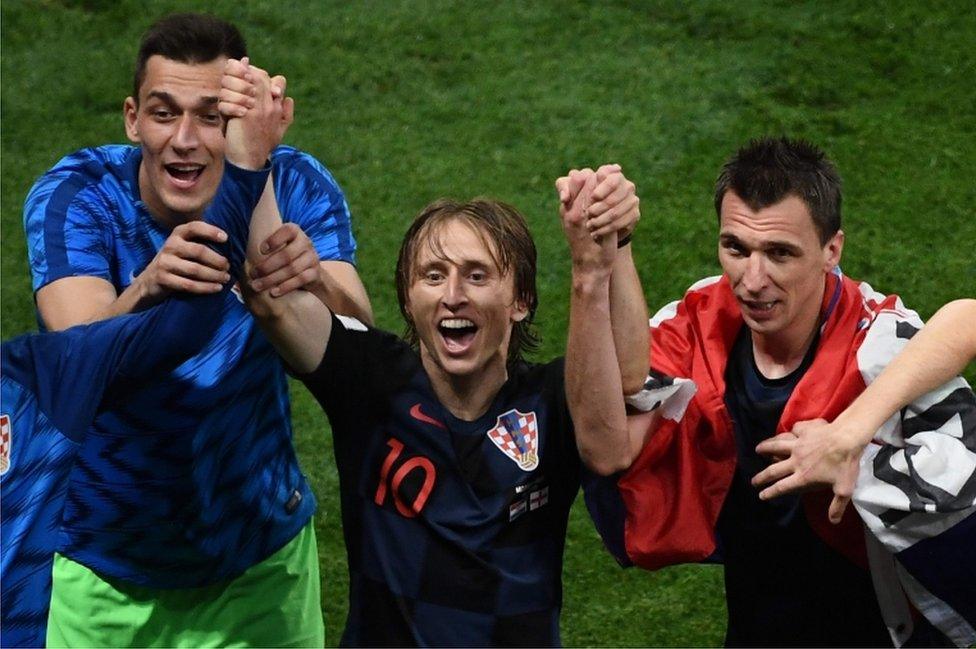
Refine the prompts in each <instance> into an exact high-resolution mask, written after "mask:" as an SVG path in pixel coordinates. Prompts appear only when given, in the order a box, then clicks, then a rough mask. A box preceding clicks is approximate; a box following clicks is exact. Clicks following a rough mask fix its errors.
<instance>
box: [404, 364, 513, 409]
mask: <svg viewBox="0 0 976 649" xmlns="http://www.w3.org/2000/svg"><path fill="white" fill-rule="evenodd" d="M421 358H422V360H423V364H424V370H426V371H427V376H428V377H429V378H430V383H431V386H433V388H434V394H436V395H437V399H438V400H439V401H440V402H441V404H443V405H444V407H445V408H447V409H448V411H450V413H451V414H452V415H454V416H455V417H457V418H458V419H461V420H464V421H474V420H475V419H477V418H478V417H480V416H481V415H483V414H485V412H487V411H488V408H489V407H490V406H491V402H492V401H494V399H495V395H497V394H498V391H499V390H501V389H502V386H503V385H505V381H507V380H508V369H507V368H506V366H505V359H504V358H503V359H501V362H500V363H499V364H496V363H494V362H493V363H492V364H491V365H490V366H489V367H485V368H482V369H481V370H480V371H477V372H472V373H470V374H465V375H461V376H459V375H456V374H449V373H447V372H445V371H444V368H442V367H440V366H439V365H437V363H435V362H434V361H433V360H432V359H431V358H430V356H429V355H428V354H427V353H426V352H424V351H421Z"/></svg>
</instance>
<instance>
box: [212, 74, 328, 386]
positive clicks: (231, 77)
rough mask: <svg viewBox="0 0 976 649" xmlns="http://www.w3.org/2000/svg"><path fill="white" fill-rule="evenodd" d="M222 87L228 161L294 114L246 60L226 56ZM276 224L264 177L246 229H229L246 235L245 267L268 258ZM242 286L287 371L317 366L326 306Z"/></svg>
mask: <svg viewBox="0 0 976 649" xmlns="http://www.w3.org/2000/svg"><path fill="white" fill-rule="evenodd" d="M222 85H223V87H222V89H221V94H220V100H221V101H220V109H221V112H223V113H224V115H225V116H227V117H228V118H229V119H228V124H227V157H228V160H230V159H236V158H238V157H240V158H242V159H252V158H253V156H254V152H253V151H252V149H253V144H254V142H255V139H256V138H259V137H260V136H261V135H262V134H263V135H264V136H267V137H269V138H270V139H274V138H275V137H276V138H277V140H276V142H277V141H280V139H281V137H282V136H283V135H284V132H285V131H286V130H287V128H288V126H289V125H290V124H291V121H292V119H293V116H294V103H293V102H292V101H291V99H290V98H287V97H285V96H284V90H285V79H284V78H283V77H274V78H273V79H272V78H271V77H269V75H268V74H267V73H266V72H264V71H263V70H260V69H258V68H255V67H253V66H250V65H248V63H247V61H246V60H245V61H243V62H241V61H235V60H230V61H228V63H227V68H226V71H225V74H224V77H223V80H222ZM280 226H281V215H280V214H279V212H278V206H277V202H276V200H275V193H274V183H273V181H272V179H271V178H269V179H268V182H267V185H266V187H265V191H264V194H263V195H262V196H261V200H260V201H259V202H258V205H257V207H256V208H255V209H254V212H253V215H252V216H251V219H250V222H249V223H248V224H247V226H246V227H245V226H243V225H242V224H239V226H238V227H236V228H234V230H233V232H232V237H233V238H235V239H236V238H237V237H238V236H240V235H239V234H238V233H240V232H247V233H248V238H247V263H248V266H249V267H250V266H253V265H255V264H259V263H261V262H262V261H263V260H265V259H266V258H267V256H268V253H267V252H266V251H265V252H263V251H262V248H263V247H264V245H263V244H264V243H265V242H266V241H267V238H268V237H269V236H271V235H272V234H273V233H274V232H276V231H277V230H278V229H279V228H280ZM273 252H274V251H273V250H272V251H271V253H272V254H273ZM235 270H236V269H235ZM241 288H242V292H243V294H244V298H245V302H246V304H247V306H248V309H250V310H251V312H252V313H253V314H254V316H255V318H256V319H257V321H258V324H259V326H260V327H261V329H262V331H264V332H265V335H267V336H268V339H269V340H270V341H271V343H272V344H273V345H274V346H275V349H276V350H277V351H278V353H279V354H280V355H281V356H282V358H284V359H285V361H286V362H287V363H288V364H289V365H290V366H291V367H292V369H294V370H295V371H297V372H299V373H307V372H311V371H312V370H314V369H315V368H316V367H318V365H319V362H320V361H321V360H322V356H323V355H324V353H325V348H326V346H327V345H328V341H329V336H330V334H331V332H332V314H331V312H330V311H329V308H328V307H327V306H326V305H325V304H324V303H323V302H322V301H321V300H319V299H318V298H317V297H315V296H314V295H313V294H312V293H310V292H308V291H291V292H286V293H284V294H281V295H279V296H277V297H275V296H274V295H272V294H271V290H270V288H268V289H265V290H262V291H254V290H253V289H252V288H251V287H250V284H249V283H248V282H247V281H243V282H242V283H241Z"/></svg>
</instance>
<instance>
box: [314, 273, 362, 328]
mask: <svg viewBox="0 0 976 649" xmlns="http://www.w3.org/2000/svg"><path fill="white" fill-rule="evenodd" d="M308 290H309V291H310V292H311V293H312V294H313V295H315V296H316V297H317V298H318V299H319V300H320V301H321V302H322V303H323V304H325V305H326V306H327V307H329V309H330V310H331V311H333V312H335V313H338V314H341V315H347V316H352V317H353V318H356V319H357V320H359V321H360V322H364V323H366V324H369V325H371V324H373V308H372V306H371V305H370V303H369V296H368V295H367V294H366V288H365V287H364V286H363V283H362V281H360V279H359V275H358V274H357V273H356V269H355V267H354V266H353V265H352V264H347V263H346V262H342V261H323V262H320V263H319V281H318V282H314V283H312V284H311V285H310V286H309V287H308Z"/></svg>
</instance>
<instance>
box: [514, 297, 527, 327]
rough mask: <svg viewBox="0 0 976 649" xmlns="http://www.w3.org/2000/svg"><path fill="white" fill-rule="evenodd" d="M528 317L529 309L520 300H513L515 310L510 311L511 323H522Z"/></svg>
mask: <svg viewBox="0 0 976 649" xmlns="http://www.w3.org/2000/svg"><path fill="white" fill-rule="evenodd" d="M527 317H529V308H528V307H527V306H525V303H524V302H522V301H521V300H515V308H514V309H512V322H522V321H523V320H525V319H526V318H527Z"/></svg>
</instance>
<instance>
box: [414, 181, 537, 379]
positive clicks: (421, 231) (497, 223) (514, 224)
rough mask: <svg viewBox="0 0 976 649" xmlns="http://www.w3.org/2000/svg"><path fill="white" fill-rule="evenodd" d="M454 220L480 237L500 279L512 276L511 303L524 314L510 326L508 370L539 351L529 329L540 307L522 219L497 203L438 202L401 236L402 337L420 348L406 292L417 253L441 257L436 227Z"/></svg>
mask: <svg viewBox="0 0 976 649" xmlns="http://www.w3.org/2000/svg"><path fill="white" fill-rule="evenodd" d="M454 220H457V221H461V222H462V223H465V224H467V225H469V226H471V228H472V229H473V230H474V231H475V232H476V233H477V234H478V236H479V237H481V240H482V241H483V242H484V244H485V246H486V247H487V248H488V250H489V252H490V254H491V255H492V257H493V258H494V261H495V265H496V266H497V267H498V269H499V270H500V271H501V272H502V273H503V274H504V273H507V272H509V271H511V272H512V278H513V280H514V284H515V299H516V300H517V301H518V302H520V303H521V304H522V305H523V306H524V307H525V308H526V310H527V311H528V315H527V316H526V317H525V319H523V320H522V321H520V322H516V323H515V324H514V326H513V327H512V337H511V339H510V340H509V344H508V364H509V365H512V364H513V363H516V362H518V361H521V360H522V359H523V357H524V355H525V354H526V353H529V352H532V351H534V350H536V349H537V348H538V347H539V336H538V334H537V333H536V331H535V328H534V327H533V325H532V319H533V318H534V317H535V310H536V307H537V306H538V305H539V296H538V293H537V292H536V285H535V273H536V251H535V242H534V241H533V240H532V235H531V234H530V233H529V228H528V226H527V225H526V224H525V218H524V217H523V216H522V215H521V214H520V213H519V211H518V210H516V209H515V208H514V207H512V206H511V205H507V204H505V203H502V202H501V201H496V200H491V199H486V198H475V199H473V200H471V201H468V202H467V203H459V202H456V201H452V200H448V199H440V200H437V201H434V202H433V203H431V204H430V205H428V206H427V207H425V208H424V209H423V210H421V212H420V214H418V215H417V217H416V218H415V219H414V220H413V223H412V224H411V225H410V228H409V229H408V230H407V233H406V234H405V235H403V243H402V244H401V245H400V255H399V257H398V258H397V266H396V292H397V300H398V301H399V303H400V313H401V314H403V319H404V321H405V322H406V332H405V333H404V338H406V340H407V341H408V342H410V344H412V345H414V346H415V347H416V346H417V344H418V343H419V340H418V338H417V329H416V326H415V325H414V322H413V320H412V319H411V317H410V314H409V313H408V312H407V292H408V290H409V288H410V285H411V284H412V283H413V280H414V279H415V277H414V275H415V273H416V267H415V266H416V263H415V262H416V260H417V253H418V252H419V250H420V246H421V245H424V244H425V243H426V244H427V245H429V246H431V247H432V249H433V251H434V253H435V254H437V255H438V256H441V257H443V256H444V252H443V250H440V249H439V248H440V246H439V242H438V240H437V236H436V235H437V232H438V231H439V230H440V228H442V227H443V226H444V225H445V224H446V223H448V222H450V221H454Z"/></svg>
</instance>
